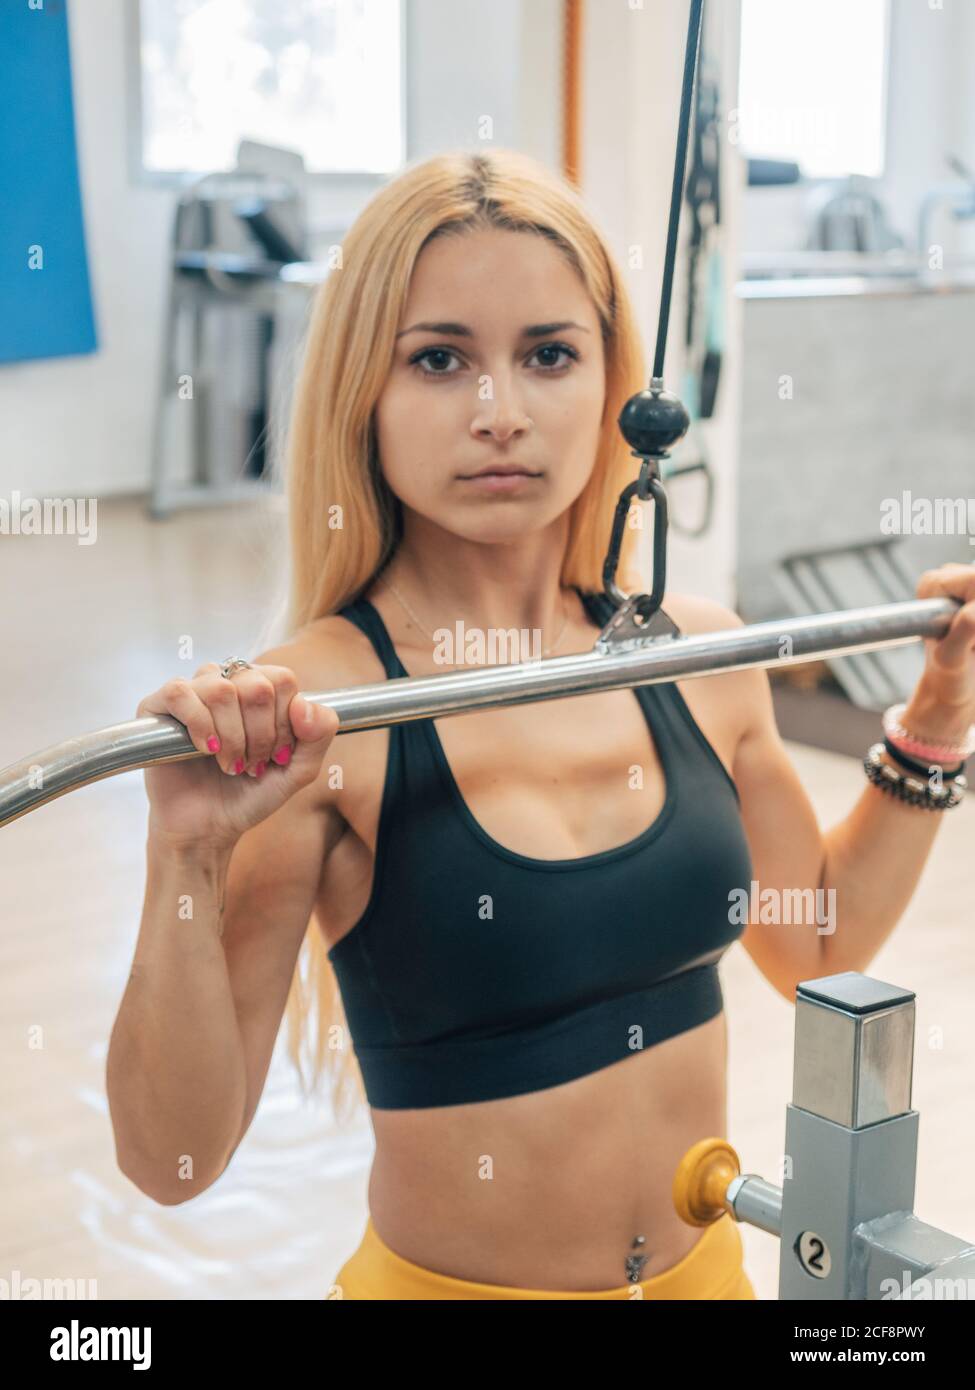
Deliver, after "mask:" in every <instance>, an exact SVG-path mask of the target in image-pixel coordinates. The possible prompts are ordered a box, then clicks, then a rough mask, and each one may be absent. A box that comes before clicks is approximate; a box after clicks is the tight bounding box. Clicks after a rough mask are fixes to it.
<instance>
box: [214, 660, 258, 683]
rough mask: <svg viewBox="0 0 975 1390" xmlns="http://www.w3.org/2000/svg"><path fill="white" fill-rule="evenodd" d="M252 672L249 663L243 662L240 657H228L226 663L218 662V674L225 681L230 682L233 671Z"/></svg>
mask: <svg viewBox="0 0 975 1390" xmlns="http://www.w3.org/2000/svg"><path fill="white" fill-rule="evenodd" d="M250 670H253V667H252V666H251V663H250V662H249V661H245V660H244V658H243V657H242V656H228V657H227V659H226V661H221V662H220V674H221V676H223V678H224V679H225V680H228V681H229V680H230V678H231V676H232V675H233V674H234V672H235V671H250Z"/></svg>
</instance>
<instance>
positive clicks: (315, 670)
mask: <svg viewBox="0 0 975 1390" xmlns="http://www.w3.org/2000/svg"><path fill="white" fill-rule="evenodd" d="M256 660H257V661H258V662H260V663H261V664H265V665H273V666H288V667H290V668H291V670H293V671H294V673H295V675H296V677H297V678H298V686H299V689H301V690H304V691H315V690H338V689H341V688H342V687H343V686H350V685H366V684H369V683H371V682H373V681H377V680H383V679H384V676H385V673H384V671H383V666H382V662H381V661H380V660H379V657H378V655H377V653H376V650H375V648H374V647H373V645H372V643H371V642H370V640H369V638H368V637H367V636H366V634H365V633H364V632H363V631H362V630H361V628H358V627H356V625H355V624H354V623H352V622H350V621H349V620H348V619H347V618H343V617H340V616H339V614H338V613H329V614H326V615H325V616H324V617H322V618H314V619H313V620H312V621H311V622H309V623H306V624H305V625H304V627H301V628H299V629H298V631H297V632H295V633H294V634H293V635H292V636H291V637H289V638H288V639H287V640H286V641H284V642H282V643H280V644H279V645H278V646H276V647H272V648H270V649H269V650H268V651H266V652H262V654H261V655H260V656H259V657H257V658H256Z"/></svg>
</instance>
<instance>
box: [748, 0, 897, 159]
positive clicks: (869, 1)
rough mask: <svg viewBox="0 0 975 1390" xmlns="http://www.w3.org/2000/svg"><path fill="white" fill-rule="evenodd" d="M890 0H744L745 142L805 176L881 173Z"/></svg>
mask: <svg viewBox="0 0 975 1390" xmlns="http://www.w3.org/2000/svg"><path fill="white" fill-rule="evenodd" d="M888 33H889V4H888V0H742V29H741V69H740V82H739V108H740V109H739V126H738V143H739V147H740V148H741V150H742V151H743V153H745V154H746V155H749V156H752V157H753V158H765V159H783V160H794V161H795V162H796V163H797V164H798V165H799V166H800V168H801V170H802V173H803V175H804V176H805V177H806V178H845V177H846V176H847V175H849V174H863V175H866V176H868V177H871V178H877V177H879V176H880V175H881V174H882V173H883V168H884V157H885V135H886V130H885V127H886V106H887V54H888Z"/></svg>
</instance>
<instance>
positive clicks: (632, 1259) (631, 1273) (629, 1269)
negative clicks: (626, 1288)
mask: <svg viewBox="0 0 975 1390" xmlns="http://www.w3.org/2000/svg"><path fill="white" fill-rule="evenodd" d="M646 1243H647V1238H646V1236H634V1237H633V1245H632V1249H634V1250H637V1249H638V1248H639V1247H640V1246H641V1245H646ZM649 1258H650V1256H649V1255H627V1257H626V1277H627V1279H628V1280H629V1282H630V1283H631V1284H638V1283H639V1282H640V1273H641V1271H642V1269H643V1266H644V1265H645V1264H646V1262H647V1260H649Z"/></svg>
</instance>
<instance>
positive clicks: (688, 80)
mask: <svg viewBox="0 0 975 1390" xmlns="http://www.w3.org/2000/svg"><path fill="white" fill-rule="evenodd" d="M703 10H704V0H691V9H690V15H689V18H688V23H687V50H686V53H685V55H684V86H683V92H682V94H681V105H680V123H679V125H678V128H677V158H676V160H675V161H674V185H673V190H672V192H671V196H670V223H669V226H668V228H667V254H666V256H665V257H664V283H663V288H662V290H661V293H660V320H659V323H658V325H657V350H656V352H655V354H654V359H653V375H654V380H656V381H663V375H664V353H665V351H666V348H667V327H668V324H669V323H670V299H671V293H672V290H673V286H674V263H675V261H676V259H677V232H678V228H679V226H680V209H681V203H682V202H683V196H684V172H685V170H686V168H687V144H688V131H689V128H690V123H691V97H692V95H693V92H694V74H695V72H696V70H697V52H698V45H699V44H700V40H701V21H702V14H703Z"/></svg>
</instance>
